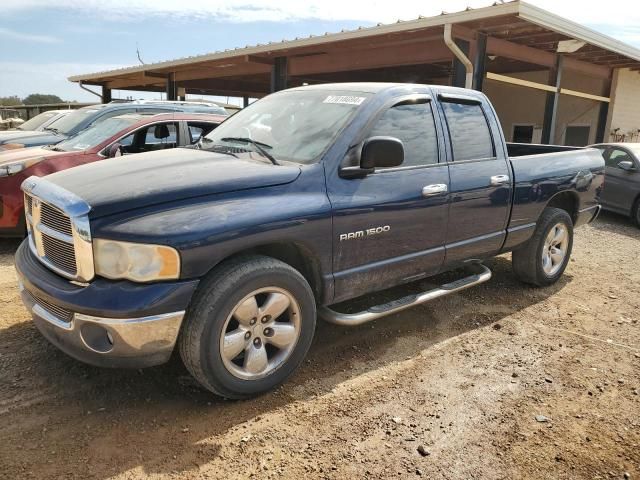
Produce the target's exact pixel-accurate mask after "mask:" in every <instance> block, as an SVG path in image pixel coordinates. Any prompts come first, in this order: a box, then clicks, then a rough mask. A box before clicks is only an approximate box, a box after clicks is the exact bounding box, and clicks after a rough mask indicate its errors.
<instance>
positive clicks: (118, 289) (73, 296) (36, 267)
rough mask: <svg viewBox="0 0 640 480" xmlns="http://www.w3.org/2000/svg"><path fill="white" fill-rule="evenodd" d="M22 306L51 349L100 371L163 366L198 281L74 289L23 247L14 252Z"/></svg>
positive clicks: (97, 283)
mask: <svg viewBox="0 0 640 480" xmlns="http://www.w3.org/2000/svg"><path fill="white" fill-rule="evenodd" d="M16 271H17V273H18V279H19V282H20V290H21V296H22V301H23V302H24V304H25V306H26V307H27V309H29V311H30V312H31V314H32V317H33V321H34V323H35V325H36V327H37V328H38V330H40V332H41V333H42V335H43V336H44V337H45V338H47V340H49V341H50V342H51V343H52V344H54V345H55V346H56V347H58V348H59V349H60V350H62V351H63V352H65V353H66V354H68V355H69V356H71V357H74V358H76V359H78V360H80V361H82V362H85V363H89V364H91V365H96V366H100V367H124V368H142V367H149V366H153V365H159V364H161V363H164V362H166V361H167V360H168V359H169V358H170V356H171V353H172V351H173V349H174V346H175V343H176V340H177V338H178V333H179V331H180V325H181V324H182V319H183V317H184V314H185V310H186V308H187V305H188V304H189V301H190V300H191V296H192V295H193V292H194V291H195V288H196V287H197V285H198V282H197V281H179V282H159V283H153V284H135V283H132V282H125V281H117V282H116V281H108V280H103V279H97V280H95V281H93V282H91V283H90V284H88V285H85V286H81V285H75V284H73V283H71V282H69V281H68V280H65V279H63V278H61V277H59V276H57V275H55V274H53V273H52V272H51V271H49V270H48V269H46V268H45V267H44V266H42V265H41V264H40V262H38V260H37V259H35V258H34V257H33V254H32V253H31V251H30V250H29V248H28V246H27V245H26V242H23V243H22V245H20V247H19V248H18V251H17V252H16Z"/></svg>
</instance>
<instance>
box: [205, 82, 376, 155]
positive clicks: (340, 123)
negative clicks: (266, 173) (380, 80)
mask: <svg viewBox="0 0 640 480" xmlns="http://www.w3.org/2000/svg"><path fill="white" fill-rule="evenodd" d="M369 96H370V95H369V94H367V93H362V92H353V91H347V92H343V91H334V90H298V91H296V90H292V91H286V92H281V93H278V94H275V95H270V96H268V97H265V98H263V99H262V100H259V101H257V102H255V103H253V104H251V105H250V106H248V107H247V108H245V109H244V110H241V111H239V112H238V113H236V114H235V115H234V116H232V117H231V118H229V119H228V120H226V121H225V122H224V123H223V124H222V125H220V126H219V127H218V128H216V129H215V130H213V131H212V132H211V133H210V134H209V135H207V136H206V137H204V138H203V140H202V142H201V145H202V148H203V149H207V150H216V149H221V150H222V151H225V149H226V150H227V151H228V152H229V153H232V154H235V155H238V154H241V153H243V152H245V151H247V152H248V151H250V150H252V148H251V147H250V146H249V145H248V142H247V141H244V142H240V141H238V140H237V139H250V140H251V141H252V142H256V143H259V145H261V147H262V148H264V149H265V150H266V151H267V152H268V153H269V154H270V155H271V156H272V157H273V158H275V159H276V160H277V161H281V160H285V161H290V162H296V163H303V164H309V163H315V162H317V161H318V160H319V159H320V156H321V155H322V154H323V153H324V152H325V150H326V149H327V148H328V147H329V145H330V144H331V142H332V141H333V140H334V139H335V138H336V136H337V135H338V133H339V132H340V130H341V129H342V128H343V127H344V126H345V125H346V123H347V122H348V121H349V120H350V119H351V117H352V116H353V114H354V112H355V111H356V110H357V109H358V107H359V106H360V105H361V104H362V103H363V102H364V101H365V100H366V99H367V98H368V97H369ZM254 151H255V150H254Z"/></svg>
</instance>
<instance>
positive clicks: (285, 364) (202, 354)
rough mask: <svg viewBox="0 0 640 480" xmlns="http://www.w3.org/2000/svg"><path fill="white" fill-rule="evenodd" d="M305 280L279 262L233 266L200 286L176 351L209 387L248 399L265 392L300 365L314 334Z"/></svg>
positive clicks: (244, 261)
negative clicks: (178, 348)
mask: <svg viewBox="0 0 640 480" xmlns="http://www.w3.org/2000/svg"><path fill="white" fill-rule="evenodd" d="M315 322H316V306H315V299H314V297H313V293H312V291H311V288H310V287H309V284H308V283H307V281H306V280H305V278H304V277H303V276H302V275H301V274H300V273H299V272H298V271H297V270H295V269H294V268H292V267H291V266H289V265H287V264H286V263H283V262H281V261H279V260H276V259H273V258H270V257H262V256H253V257H245V258H241V259H237V260H234V261H231V262H229V263H227V264H225V265H223V266H221V267H220V268H218V269H216V270H214V271H213V272H212V273H211V275H210V277H209V278H208V279H207V280H205V281H204V282H203V284H202V285H201V287H200V288H199V290H198V292H197V293H196V296H195V298H194V301H193V304H192V306H191V307H190V308H189V312H188V314H187V317H186V318H185V323H184V325H183V330H182V332H181V335H180V354H181V356H182V359H183V362H184V364H185V366H186V367H187V369H188V370H189V371H190V372H191V374H192V375H193V376H194V377H195V378H196V379H197V380H198V381H199V382H200V383H201V384H202V385H203V386H204V387H205V388H207V389H208V390H210V391H212V392H214V393H216V394H218V395H221V396H223V397H227V398H236V399H237V398H247V397H251V396H254V395H258V394H260V393H263V392H265V391H267V390H270V389H272V388H274V387H276V386H277V385H279V384H280V383H282V382H283V381H285V380H286V378H287V377H288V376H289V375H290V374H291V373H292V372H293V371H294V370H295V369H296V368H297V367H298V365H300V363H301V362H302V360H303V359H304V356H305V355H306V353H307V351H308V349H309V346H310V345H311V341H312V339H313V334H314V330H315Z"/></svg>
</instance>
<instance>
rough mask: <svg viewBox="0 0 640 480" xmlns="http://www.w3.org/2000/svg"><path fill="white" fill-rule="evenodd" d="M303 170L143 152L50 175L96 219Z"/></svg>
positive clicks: (275, 181) (277, 181) (196, 153)
mask: <svg viewBox="0 0 640 480" xmlns="http://www.w3.org/2000/svg"><path fill="white" fill-rule="evenodd" d="M299 175H300V168H299V167H297V166H291V165H272V164H268V163H265V162H264V161H261V160H251V159H239V158H233V157H230V156H228V155H223V154H219V153H212V152H207V151H204V150H195V149H188V148H176V149H172V150H166V151H158V152H148V153H140V154H137V155H127V156H125V157H118V158H112V159H108V160H103V161H100V162H95V163H91V164H86V165H81V166H79V167H75V168H72V169H69V170H64V171H61V172H57V173H54V174H52V175H49V176H47V180H49V181H51V182H53V183H55V184H57V185H59V186H61V187H62V188H65V189H66V190H68V191H70V192H73V193H75V194H76V195H78V196H79V197H80V198H82V199H83V200H85V201H86V202H87V203H88V204H89V205H90V206H91V213H90V214H89V215H90V216H91V217H92V218H98V217H102V216H105V215H111V214H114V213H119V212H123V211H125V210H133V209H137V208H142V207H147V206H151V205H156V204H160V203H167V202H176V201H179V200H185V199H188V198H193V197H199V196H204V195H212V194H217V193H227V192H233V191H237V190H248V189H252V188H259V187H268V186H274V185H282V184H285V183H290V182H292V181H294V180H295V179H296V178H297V177H298V176H299Z"/></svg>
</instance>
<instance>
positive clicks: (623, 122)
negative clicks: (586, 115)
mask: <svg viewBox="0 0 640 480" xmlns="http://www.w3.org/2000/svg"><path fill="white" fill-rule="evenodd" d="M612 89H613V94H612V102H611V105H610V107H609V119H608V122H607V127H608V128H607V134H609V133H610V132H611V131H613V130H615V129H620V130H619V131H618V135H624V138H621V137H620V136H618V135H611V136H610V139H609V141H627V142H640V138H639V137H640V136H639V135H638V129H640V108H639V107H640V72H634V71H631V70H629V69H627V68H625V69H618V70H616V71H615V72H614V76H613V85H612ZM616 137H617V138H616Z"/></svg>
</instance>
